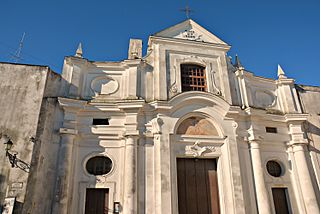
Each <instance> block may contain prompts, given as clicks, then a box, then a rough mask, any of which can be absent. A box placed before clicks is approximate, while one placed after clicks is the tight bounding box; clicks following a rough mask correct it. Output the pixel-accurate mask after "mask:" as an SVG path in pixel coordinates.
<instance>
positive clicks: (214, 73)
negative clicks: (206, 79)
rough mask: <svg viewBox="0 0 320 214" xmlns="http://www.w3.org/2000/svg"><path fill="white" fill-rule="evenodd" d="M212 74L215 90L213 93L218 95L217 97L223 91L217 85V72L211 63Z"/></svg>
mask: <svg viewBox="0 0 320 214" xmlns="http://www.w3.org/2000/svg"><path fill="white" fill-rule="evenodd" d="M210 73H211V79H212V86H213V90H214V92H213V93H214V94H216V95H221V91H220V89H219V88H218V87H217V85H216V78H215V76H216V72H215V70H214V69H213V68H212V63H210Z"/></svg>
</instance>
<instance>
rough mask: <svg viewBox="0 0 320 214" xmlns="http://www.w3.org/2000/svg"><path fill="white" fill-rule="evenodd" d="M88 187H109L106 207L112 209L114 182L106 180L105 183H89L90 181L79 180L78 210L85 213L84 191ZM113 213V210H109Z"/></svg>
mask: <svg viewBox="0 0 320 214" xmlns="http://www.w3.org/2000/svg"><path fill="white" fill-rule="evenodd" d="M88 188H91V189H109V204H108V207H109V209H110V210H113V204H114V191H115V182H106V183H93V182H92V183H91V182H79V194H78V198H79V200H77V201H78V208H77V209H78V210H77V211H78V212H77V213H82V214H84V213H85V206H86V191H87V189H88ZM109 213H113V212H111V211H110V212H109Z"/></svg>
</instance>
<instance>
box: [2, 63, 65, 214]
mask: <svg viewBox="0 0 320 214" xmlns="http://www.w3.org/2000/svg"><path fill="white" fill-rule="evenodd" d="M61 83H62V79H61V77H60V75H59V74H56V73H54V72H53V71H51V70H50V68H48V67H46V66H36V65H22V64H11V63H0V91H1V96H0V112H2V113H1V117H0V135H2V136H4V135H7V136H8V137H9V138H10V139H11V140H12V142H13V147H12V149H11V150H10V151H9V152H10V153H11V154H12V155H13V154H16V155H17V158H18V159H17V160H18V162H17V165H18V166H19V165H20V168H19V167H14V168H11V165H10V163H9V160H8V158H7V157H6V155H5V145H4V144H3V143H4V142H2V143H1V145H0V161H1V165H0V204H3V201H4V198H5V197H16V203H15V211H14V212H15V213H22V209H25V207H30V206H35V205H37V204H35V203H33V200H29V199H31V198H33V196H34V195H38V197H41V203H42V205H46V203H45V201H46V196H48V197H49V194H51V193H50V188H53V187H52V185H53V184H54V176H53V171H54V170H55V159H54V158H55V156H56V150H57V148H58V142H59V140H58V137H57V135H55V134H56V133H55V132H54V127H55V126H56V123H55V121H56V120H55V119H56V118H57V117H56V115H57V113H56V112H57V111H58V110H56V103H57V102H56V98H54V97H56V96H57V95H59V90H58V89H61V91H62V90H63V89H62V88H61ZM57 91H58V92H57ZM60 95H61V94H60ZM49 97H50V98H49ZM31 138H34V139H35V140H32V139H31ZM2 139H3V138H2ZM51 141H54V142H57V144H56V145H55V146H50V145H52V143H51ZM40 150H41V152H40V153H42V155H41V156H40V155H39V151H40ZM46 153H47V154H46ZM21 165H22V166H21ZM38 172H41V173H40V174H39V173H38ZM30 178H32V179H30ZM31 180H32V181H31ZM46 180H47V181H49V183H46V182H45V181H46ZM47 184H48V185H47ZM39 187H41V188H40V189H39ZM44 189H45V190H46V191H44ZM37 190H38V192H36V191H37ZM26 198H28V200H26ZM47 199H49V198H47ZM51 199H52V194H51V195H50V200H51ZM26 201H27V202H28V204H25V202H26ZM49 203H50V202H49V201H48V202H47V204H49ZM31 204H32V205H31ZM28 210H29V209H28ZM23 213H33V212H32V211H31V212H23ZM41 213H46V212H41Z"/></svg>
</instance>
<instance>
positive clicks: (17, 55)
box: [12, 32, 26, 63]
mask: <svg viewBox="0 0 320 214" xmlns="http://www.w3.org/2000/svg"><path fill="white" fill-rule="evenodd" d="M25 36H26V33H25V32H24V33H23V35H22V38H21V40H20V43H19V47H18V49H17V50H16V52H15V54H12V58H13V60H14V62H15V63H18V62H19V61H20V60H22V58H21V51H22V48H23V41H24V37H25Z"/></svg>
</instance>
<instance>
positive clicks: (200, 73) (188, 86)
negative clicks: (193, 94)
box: [181, 64, 207, 92]
mask: <svg viewBox="0 0 320 214" xmlns="http://www.w3.org/2000/svg"><path fill="white" fill-rule="evenodd" d="M181 89H182V92H184V91H207V81H206V70H205V68H204V67H202V66H199V65H193V64H182V65H181Z"/></svg>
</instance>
